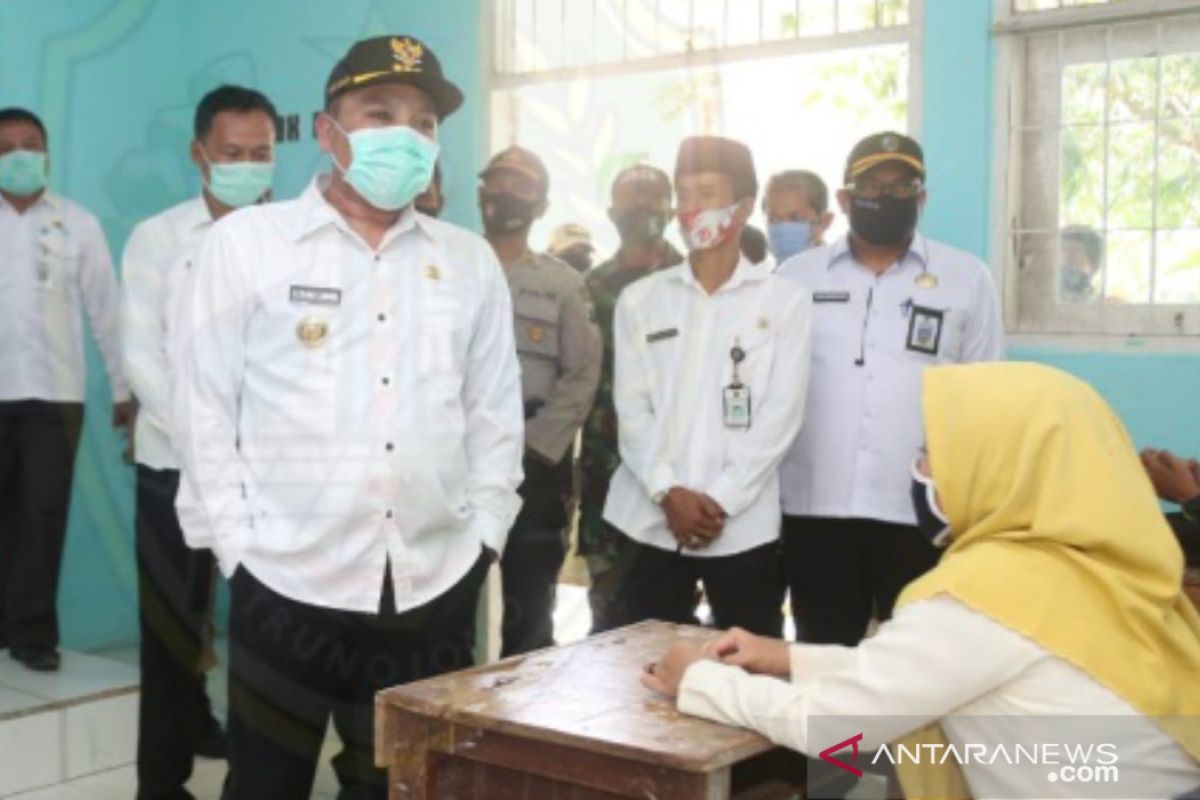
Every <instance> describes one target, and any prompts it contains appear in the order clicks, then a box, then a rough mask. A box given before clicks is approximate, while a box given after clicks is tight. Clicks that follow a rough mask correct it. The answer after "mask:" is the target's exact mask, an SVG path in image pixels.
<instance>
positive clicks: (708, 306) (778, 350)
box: [604, 136, 812, 636]
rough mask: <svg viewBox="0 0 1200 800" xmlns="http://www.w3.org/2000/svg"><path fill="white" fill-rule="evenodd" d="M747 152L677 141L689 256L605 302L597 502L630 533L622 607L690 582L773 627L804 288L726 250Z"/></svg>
mask: <svg viewBox="0 0 1200 800" xmlns="http://www.w3.org/2000/svg"><path fill="white" fill-rule="evenodd" d="M757 186H758V183H757V178H756V176H755V172H754V163H753V160H752V158H751V156H750V151H749V150H748V149H747V148H746V146H745V145H744V144H742V143H740V142H736V141H733V140H730V139H723V138H720V137H707V136H706V137H693V138H690V139H686V140H684V142H683V144H682V145H681V146H680V149H679V157H678V161H677V162H676V166H675V193H676V197H677V200H678V202H677V209H678V210H677V212H676V213H677V217H678V219H679V226H680V232H681V233H682V234H683V238H684V241H685V242H686V244H687V246H688V260H687V261H686V262H685V263H684V264H681V265H679V266H677V267H672V268H670V269H666V270H662V271H660V272H656V273H654V274H653V275H651V276H649V277H646V278H644V279H642V280H639V281H637V282H636V283H634V284H633V285H632V286H629V287H628V288H627V289H626V290H625V291H624V293H623V294H622V295H621V299H620V300H619V301H618V302H617V312H616V323H615V338H616V382H615V385H614V397H615V398H616V408H617V421H618V424H619V432H620V448H621V466H620V467H619V468H618V469H617V472H616V474H615V475H614V476H613V480H612V486H611V488H610V490H609V493H608V502H607V503H606V504H605V508H604V517H605V519H607V520H608V521H609V522H610V523H611V524H612V525H613V526H614V527H616V528H617V530H619V531H621V532H622V533H623V534H624V535H625V537H626V538H627V539H628V541H627V542H626V543H625V545H624V546H625V547H626V548H627V549H628V555H627V557H628V558H629V559H630V565H629V567H628V570H627V572H626V574H625V575H624V577H623V580H622V583H621V588H620V590H619V593H620V595H621V596H620V599H619V601H618V603H619V605H621V606H623V608H622V613H623V616H624V619H623V620H621V621H622V622H626V623H632V622H638V621H641V620H646V619H662V620H668V621H671V622H688V621H690V620H691V619H692V610H693V605H694V602H695V592H696V584H697V582H698V581H699V582H703V584H704V589H705V593H706V594H707V596H708V599H709V603H710V605H711V607H712V612H713V617H714V619H715V622H716V624H717V625H718V626H720V627H730V626H734V625H736V626H740V627H743V628H747V629H749V630H753V631H757V632H759V633H762V634H769V635H776V636H777V635H779V634H780V633H781V631H782V628H783V614H782V600H783V582H782V575H781V573H780V568H779V566H780V565H779V475H778V467H779V463H780V461H781V460H782V459H783V456H784V453H785V452H786V451H787V447H788V444H789V443H790V442H791V440H792V439H793V438H794V437H795V435H796V432H797V431H798V430H799V428H800V423H801V419H802V417H803V413H804V392H805V384H806V382H807V380H808V353H809V327H810V324H811V318H812V314H811V309H810V307H809V306H810V302H809V299H808V297H807V296H806V295H805V293H804V292H802V291H799V290H798V289H797V287H795V286H794V285H792V284H789V283H788V282H786V281H784V280H783V279H781V278H779V277H778V276H776V275H774V274H773V273H772V272H771V270H770V269H769V268H768V267H767V266H765V265H756V264H752V263H750V261H749V259H747V258H746V257H745V256H743V255H741V253H740V252H739V244H740V237H741V232H742V228H743V227H744V226H745V224H746V219H747V218H748V217H749V216H750V214H751V212H752V211H753V209H754V200H755V195H756V193H757Z"/></svg>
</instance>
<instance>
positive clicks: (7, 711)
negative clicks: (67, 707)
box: [0, 686, 46, 719]
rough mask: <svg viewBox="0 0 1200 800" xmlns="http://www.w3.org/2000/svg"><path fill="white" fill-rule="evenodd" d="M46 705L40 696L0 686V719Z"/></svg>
mask: <svg viewBox="0 0 1200 800" xmlns="http://www.w3.org/2000/svg"><path fill="white" fill-rule="evenodd" d="M44 705H46V701H45V700H43V699H42V698H40V697H36V696H34V695H31V694H28V693H26V692H18V691H17V690H16V689H7V688H5V687H3V686H0V719H5V718H6V717H10V716H13V715H15V714H16V713H18V712H22V711H28V710H30V709H34V708H38V707H39V706H44Z"/></svg>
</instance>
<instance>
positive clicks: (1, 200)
mask: <svg viewBox="0 0 1200 800" xmlns="http://www.w3.org/2000/svg"><path fill="white" fill-rule="evenodd" d="M43 206H44V207H46V208H48V209H50V210H52V211H61V210H62V203H61V202H60V201H59V199H58V196H57V195H55V194H52V193H51V192H50V190H48V189H47V190H46V191H44V192H42V196H41V197H39V198H38V200H37V202H36V203H34V204H33V205H32V206H30V207H29V209H28V210H29V211H33V210H34V209H35V208H41V207H43ZM0 209H8V210H10V211H12V212H13V213H14V214H15V213H16V211H17V209H16V208H14V207H13V205H12V203H10V202H8V200H6V199H5V197H4V195H2V194H0Z"/></svg>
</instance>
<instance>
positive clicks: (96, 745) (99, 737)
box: [63, 693, 138, 780]
mask: <svg viewBox="0 0 1200 800" xmlns="http://www.w3.org/2000/svg"><path fill="white" fill-rule="evenodd" d="M63 714H64V715H65V718H66V726H65V731H64V745H65V747H66V753H67V767H66V768H67V779H68V780H73V779H75V778H79V777H82V776H84V775H91V774H93V773H96V772H102V771H104V770H109V769H113V768H115V767H120V766H123V765H125V764H132V763H133V762H134V759H135V758H136V756H137V724H138V694H137V693H134V694H123V695H118V696H116V697H108V698H105V699H103V700H95V701H91V702H86V703H80V704H78V705H73V706H69V707H68V708H66V709H65V710H64V711H63Z"/></svg>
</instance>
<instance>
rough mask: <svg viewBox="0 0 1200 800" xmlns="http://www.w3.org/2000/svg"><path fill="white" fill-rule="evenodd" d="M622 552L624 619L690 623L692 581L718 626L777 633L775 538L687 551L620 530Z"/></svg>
mask: <svg viewBox="0 0 1200 800" xmlns="http://www.w3.org/2000/svg"><path fill="white" fill-rule="evenodd" d="M622 538H623V539H624V541H623V542H622V554H623V557H624V558H628V559H629V561H628V564H627V565H626V567H627V568H626V571H625V574H624V577H623V579H622V581H621V588H620V590H619V592H620V595H621V597H620V602H619V604H618V607H619V608H620V613H621V614H623V615H624V617H625V619H624V620H622V624H624V625H632V624H634V623H637V622H644V621H645V620H648V619H659V620H664V621H666V622H675V623H680V624H688V625H694V624H696V617H695V608H696V583H697V581H699V582H701V583H703V584H704V593H705V595H706V596H707V597H708V603H709V606H710V607H711V608H712V613H713V622H714V623H715V624H716V626H717V627H718V628H732V627H734V626H735V625H736V626H738V627H740V628H745V629H746V630H748V631H751V632H752V633H757V634H759V635H760V636H774V637H776V638H778V637H779V636H782V635H783V591H784V589H783V569H782V564H781V562H780V558H779V542H770V543H769V544H765V545H762V546H760V547H755V548H753V549H751V550H747V551H745V552H743V553H737V554H736V555H732V556H716V557H704V556H692V555H684V554H683V553H677V552H675V551H674V550H663V549H661V548H658V547H651V546H648V545H644V544H640V543H638V542H635V541H634V540H633V539H630V538H629V537H628V536H624V535H622Z"/></svg>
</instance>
